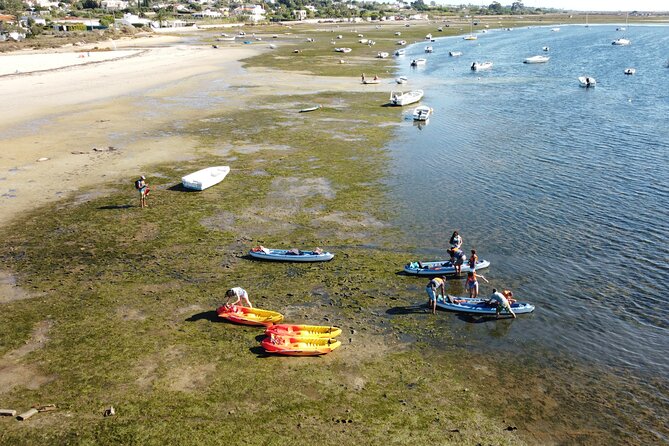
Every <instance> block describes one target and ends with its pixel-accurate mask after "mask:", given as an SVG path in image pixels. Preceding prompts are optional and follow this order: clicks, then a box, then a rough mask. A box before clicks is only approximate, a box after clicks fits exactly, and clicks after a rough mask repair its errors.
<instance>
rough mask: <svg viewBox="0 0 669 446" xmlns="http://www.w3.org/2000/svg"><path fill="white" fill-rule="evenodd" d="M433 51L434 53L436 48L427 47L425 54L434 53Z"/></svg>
mask: <svg viewBox="0 0 669 446" xmlns="http://www.w3.org/2000/svg"><path fill="white" fill-rule="evenodd" d="M433 51H434V48H432V47H431V46H426V47H425V52H426V53H432V52H433Z"/></svg>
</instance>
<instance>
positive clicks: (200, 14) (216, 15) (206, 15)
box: [193, 9, 223, 19]
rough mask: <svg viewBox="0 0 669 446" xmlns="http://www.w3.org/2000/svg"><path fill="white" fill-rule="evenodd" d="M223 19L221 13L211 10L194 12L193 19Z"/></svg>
mask: <svg viewBox="0 0 669 446" xmlns="http://www.w3.org/2000/svg"><path fill="white" fill-rule="evenodd" d="M221 17H223V13H221V12H218V11H212V10H211V9H205V10H204V11H199V12H194V13H193V18H195V19H198V18H201V19H204V18H207V19H217V18H221Z"/></svg>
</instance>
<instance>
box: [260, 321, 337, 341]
mask: <svg viewBox="0 0 669 446" xmlns="http://www.w3.org/2000/svg"><path fill="white" fill-rule="evenodd" d="M265 334H266V335H268V336H269V335H272V334H274V335H277V336H290V337H293V338H304V337H307V338H325V339H333V338H336V337H337V336H339V335H340V334H341V328H338V327H332V326H327V325H290V324H274V325H270V326H269V327H267V329H266V330H265Z"/></svg>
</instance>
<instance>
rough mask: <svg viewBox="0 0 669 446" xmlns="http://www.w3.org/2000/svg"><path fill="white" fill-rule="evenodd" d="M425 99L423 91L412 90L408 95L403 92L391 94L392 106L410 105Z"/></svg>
mask: <svg viewBox="0 0 669 446" xmlns="http://www.w3.org/2000/svg"><path fill="white" fill-rule="evenodd" d="M422 98H423V90H411V91H407V92H406V93H404V92H401V91H391V92H390V105H399V106H403V105H409V104H413V103H415V102H418V101H420V100H421V99H422Z"/></svg>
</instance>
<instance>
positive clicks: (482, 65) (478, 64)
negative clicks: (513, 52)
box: [471, 62, 492, 71]
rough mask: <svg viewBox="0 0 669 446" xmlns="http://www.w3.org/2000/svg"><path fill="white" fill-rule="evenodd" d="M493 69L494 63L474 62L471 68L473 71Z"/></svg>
mask: <svg viewBox="0 0 669 446" xmlns="http://www.w3.org/2000/svg"><path fill="white" fill-rule="evenodd" d="M491 68H492V62H473V63H472V66H471V70H472V71H483V70H489V69H491Z"/></svg>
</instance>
